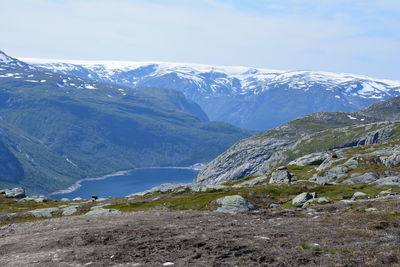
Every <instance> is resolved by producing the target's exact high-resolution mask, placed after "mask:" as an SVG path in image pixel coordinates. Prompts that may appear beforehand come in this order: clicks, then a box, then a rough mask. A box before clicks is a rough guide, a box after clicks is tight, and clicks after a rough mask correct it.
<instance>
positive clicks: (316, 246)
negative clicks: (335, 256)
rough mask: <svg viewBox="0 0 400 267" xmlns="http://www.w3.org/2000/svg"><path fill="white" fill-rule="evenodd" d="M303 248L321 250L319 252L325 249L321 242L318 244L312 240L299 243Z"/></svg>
mask: <svg viewBox="0 0 400 267" xmlns="http://www.w3.org/2000/svg"><path fill="white" fill-rule="evenodd" d="M299 246H300V247H301V248H302V249H304V250H305V249H312V250H314V251H319V252H322V251H324V250H325V249H324V248H322V247H321V246H320V245H319V244H317V243H312V242H305V243H300V245H299Z"/></svg>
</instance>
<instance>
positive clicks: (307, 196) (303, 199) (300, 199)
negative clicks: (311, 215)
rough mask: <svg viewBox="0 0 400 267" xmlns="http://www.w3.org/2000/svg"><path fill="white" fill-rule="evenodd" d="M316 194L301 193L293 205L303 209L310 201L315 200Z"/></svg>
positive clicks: (293, 201)
mask: <svg viewBox="0 0 400 267" xmlns="http://www.w3.org/2000/svg"><path fill="white" fill-rule="evenodd" d="M315 196H316V195H315V193H308V192H304V193H301V194H299V195H297V196H296V197H295V198H294V199H293V200H292V204H293V206H296V207H301V206H303V205H304V204H305V203H306V202H307V201H308V200H310V199H313V198H315Z"/></svg>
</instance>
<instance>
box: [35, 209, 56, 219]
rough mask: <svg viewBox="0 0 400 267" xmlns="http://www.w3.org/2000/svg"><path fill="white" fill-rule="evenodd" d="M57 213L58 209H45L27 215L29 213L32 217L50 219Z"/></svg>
mask: <svg viewBox="0 0 400 267" xmlns="http://www.w3.org/2000/svg"><path fill="white" fill-rule="evenodd" d="M57 211H58V208H45V209H36V210H31V211H29V212H28V213H30V214H31V215H32V216H34V217H36V218H50V217H52V216H53V213H54V212H57Z"/></svg>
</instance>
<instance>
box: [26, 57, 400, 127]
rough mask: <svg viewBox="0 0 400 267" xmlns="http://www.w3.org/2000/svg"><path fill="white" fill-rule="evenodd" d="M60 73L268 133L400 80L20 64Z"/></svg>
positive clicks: (390, 88)
mask: <svg viewBox="0 0 400 267" xmlns="http://www.w3.org/2000/svg"><path fill="white" fill-rule="evenodd" d="M22 60H23V61H25V62H28V63H31V64H34V65H35V66H37V67H38V68H41V69H44V70H47V71H51V72H56V73H59V74H65V75H73V76H77V77H80V78H84V79H90V80H94V81H100V82H109V83H114V84H120V85H126V86H130V87H143V86H150V87H157V88H169V89H174V90H178V91H181V92H182V93H183V94H184V95H185V96H186V97H187V98H189V99H191V100H193V101H194V102H196V103H198V104H199V105H200V106H201V107H202V108H203V110H204V111H205V112H206V113H207V115H208V117H209V118H210V120H212V121H224V122H229V123H232V124H234V125H236V126H240V127H243V128H247V129H253V130H266V129H270V128H272V127H275V126H278V125H280V124H282V123H285V122H288V121H290V120H292V119H294V118H296V117H299V116H302V115H306V114H309V113H312V112H318V111H356V110H358V109H360V108H363V107H366V106H368V105H370V104H372V103H375V102H379V101H382V100H386V99H388V98H391V97H394V96H399V95H400V81H392V80H383V79H374V78H370V77H366V76H362V75H355V74H344V73H330V72H321V71H279V70H268V69H260V68H248V67H224V66H221V67H218V66H208V65H199V64H185V63H164V62H117V61H115V62H114V61H73V60H47V59H28V58H24V59H22Z"/></svg>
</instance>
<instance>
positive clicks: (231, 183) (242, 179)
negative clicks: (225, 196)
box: [223, 176, 260, 186]
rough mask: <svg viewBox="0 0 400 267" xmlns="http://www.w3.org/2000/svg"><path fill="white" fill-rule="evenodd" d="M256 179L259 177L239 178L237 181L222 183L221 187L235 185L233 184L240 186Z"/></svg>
mask: <svg viewBox="0 0 400 267" xmlns="http://www.w3.org/2000/svg"><path fill="white" fill-rule="evenodd" d="M257 177H260V176H246V177H244V178H240V179H238V180H234V181H230V182H226V183H223V185H228V186H231V185H235V184H240V183H243V182H246V181H249V180H253V179H254V178H257Z"/></svg>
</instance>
